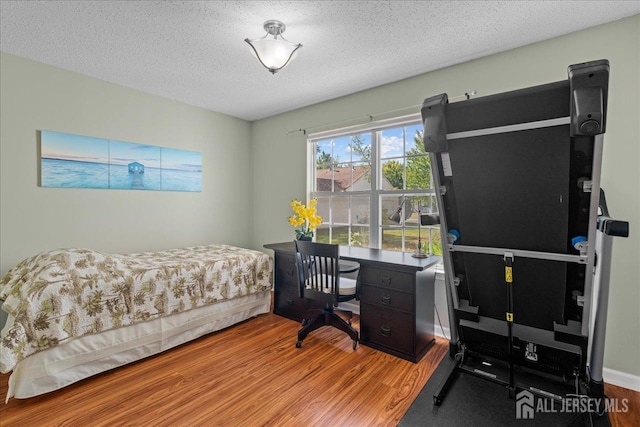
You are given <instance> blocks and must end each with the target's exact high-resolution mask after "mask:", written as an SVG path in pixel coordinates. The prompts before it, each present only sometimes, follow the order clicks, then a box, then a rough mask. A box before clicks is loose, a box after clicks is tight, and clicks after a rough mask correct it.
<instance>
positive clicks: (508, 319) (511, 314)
mask: <svg viewBox="0 0 640 427" xmlns="http://www.w3.org/2000/svg"><path fill="white" fill-rule="evenodd" d="M507 322H513V313H509V312H507Z"/></svg>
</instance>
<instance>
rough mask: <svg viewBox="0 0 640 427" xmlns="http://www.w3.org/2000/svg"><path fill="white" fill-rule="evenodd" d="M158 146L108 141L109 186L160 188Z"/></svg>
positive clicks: (119, 187) (138, 188) (139, 188)
mask: <svg viewBox="0 0 640 427" xmlns="http://www.w3.org/2000/svg"><path fill="white" fill-rule="evenodd" d="M161 150H162V149H161V148H160V147H155V146H153V145H143V144H134V143H132V142H123V141H109V165H110V168H109V188H113V189H119V190H162V187H161V186H160V182H161V181H160V174H161V168H162V166H161V164H160V158H161V157H160V152H161Z"/></svg>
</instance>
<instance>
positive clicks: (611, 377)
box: [602, 368, 640, 391]
mask: <svg viewBox="0 0 640 427" xmlns="http://www.w3.org/2000/svg"><path fill="white" fill-rule="evenodd" d="M602 379H603V380H604V382H605V383H607V384H612V385H617V386H618V387H623V388H628V389H629V390H633V391H640V377H639V376H637V375H631V374H627V373H626V372H620V371H616V370H614V369H609V368H604V369H603V370H602Z"/></svg>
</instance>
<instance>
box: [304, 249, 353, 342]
mask: <svg viewBox="0 0 640 427" xmlns="http://www.w3.org/2000/svg"><path fill="white" fill-rule="evenodd" d="M295 245H296V267H297V269H298V283H299V294H300V298H308V299H313V300H317V301H322V302H324V308H323V309H321V310H313V311H314V312H316V313H318V314H317V316H316V317H315V318H313V319H311V320H307V319H306V318H305V320H303V322H302V325H303V326H302V329H300V330H299V331H298V341H297V342H296V347H298V348H300V347H301V346H302V341H303V340H304V339H305V338H306V337H307V335H309V333H311V332H312V331H314V330H316V329H318V328H321V327H323V326H333V327H334V328H337V329H340V330H341V331H344V332H345V333H347V334H348V335H349V337H351V339H352V340H353V349H354V350H355V349H356V346H357V344H358V331H357V330H356V329H354V328H353V327H352V326H351V318H352V316H353V313H352V312H351V311H348V310H341V309H338V308H336V307H338V304H339V303H340V302H344V301H349V300H352V299H356V298H358V294H359V281H358V279H355V280H354V279H351V278H347V277H342V276H341V275H340V267H339V262H338V261H339V247H338V245H330V244H325V243H315V242H308V241H295ZM337 312H340V313H342V314H343V315H345V316H346V317H347V319H348V320H346V321H345V320H344V319H343V318H342V317H341V316H339V315H338V314H337Z"/></svg>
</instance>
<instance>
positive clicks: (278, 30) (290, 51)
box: [244, 19, 302, 74]
mask: <svg viewBox="0 0 640 427" xmlns="http://www.w3.org/2000/svg"><path fill="white" fill-rule="evenodd" d="M285 28H286V27H285V26H284V24H283V23H282V22H280V21H277V20H275V19H270V20H268V21H265V23H264V30H265V31H266V32H267V34H265V36H264V37H262V38H259V39H253V40H249V39H244V41H246V42H247V43H249V46H251V52H252V53H253V54H254V55H255V57H256V58H258V61H260V63H261V64H262V65H264V67H265V68H266V69H267V70H269V71H270V72H271V74H275V73H277V72H278V71H280V70H281V69H283V68H284V67H285V66H286V65H287V64H288V63H289V62H290V61H291V59H293V56H294V54H295V53H296V51H297V50H298V49H300V48H301V47H302V45H301V44H300V43H298V44H296V43H292V42H290V41H289V40H287V39H285V38H284V37H282V33H284V30H285ZM269 36H273V38H269Z"/></svg>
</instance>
